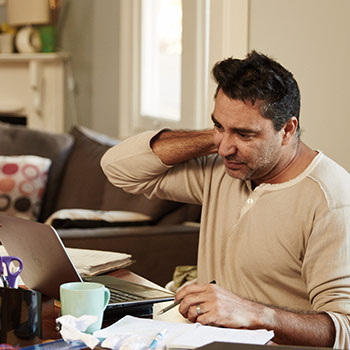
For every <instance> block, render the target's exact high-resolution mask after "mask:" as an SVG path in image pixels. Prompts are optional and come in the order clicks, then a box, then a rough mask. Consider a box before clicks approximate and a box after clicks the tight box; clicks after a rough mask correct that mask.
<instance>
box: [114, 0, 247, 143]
mask: <svg viewBox="0 0 350 350" xmlns="http://www.w3.org/2000/svg"><path fill="white" fill-rule="evenodd" d="M248 4H249V1H248V0H221V1H217V0H182V1H181V0H120V36H119V47H120V56H119V61H120V62H119V68H120V69H119V75H118V80H119V82H120V83H119V94H118V106H119V116H118V122H119V131H118V136H119V137H120V138H124V137H127V136H129V135H131V134H135V133H137V132H140V131H143V130H151V129H156V128H161V127H169V128H191V129H199V128H205V127H208V126H211V125H212V124H211V122H210V114H211V112H212V109H213V105H214V103H213V95H214V92H215V88H216V86H215V84H214V82H212V81H211V80H210V79H209V76H210V74H209V73H210V68H211V67H212V66H213V64H214V63H215V62H216V61H218V60H221V59H223V58H225V57H228V56H235V57H240V56H243V55H244V54H245V53H246V52H247V47H248V46H247V45H248V34H247V30H248ZM157 18H158V19H157ZM169 67H171V68H169Z"/></svg>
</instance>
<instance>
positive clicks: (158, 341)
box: [149, 329, 167, 349]
mask: <svg viewBox="0 0 350 350" xmlns="http://www.w3.org/2000/svg"><path fill="white" fill-rule="evenodd" d="M166 333H167V329H163V330H161V331H160V332H158V333H157V335H156V337H155V338H154V339H153V340H152V342H151V344H150V346H149V348H150V349H157V348H160V344H161V342H162V340H163V338H164V336H165V334H166Z"/></svg>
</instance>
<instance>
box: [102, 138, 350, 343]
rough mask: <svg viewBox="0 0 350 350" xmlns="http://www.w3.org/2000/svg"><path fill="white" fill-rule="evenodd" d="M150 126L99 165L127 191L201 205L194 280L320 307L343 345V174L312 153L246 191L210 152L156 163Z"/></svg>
mask: <svg viewBox="0 0 350 350" xmlns="http://www.w3.org/2000/svg"><path fill="white" fill-rule="evenodd" d="M155 134H156V133H155V132H145V133H142V134H139V135H136V136H133V137H131V138H129V139H127V140H125V141H123V142H122V143H120V144H118V145H116V146H114V147H113V148H111V149H110V150H109V151H107V153H106V154H105V155H104V157H103V158H102V161H101V165H102V168H103V170H104V172H105V174H106V175H107V177H108V179H109V180H110V181H111V182H112V183H113V184H114V185H116V186H118V187H121V188H123V189H124V190H125V191H127V192H131V193H144V194H145V195H146V196H147V197H149V198H152V197H158V198H163V199H170V200H175V201H182V202H187V203H196V204H201V205H202V217H201V229H200V241H199V250H198V279H199V281H200V282H208V281H210V280H213V279H215V280H216V281H217V284H218V285H220V286H222V287H223V288H226V289H228V290H231V291H232V292H234V293H236V294H238V295H239V296H241V297H243V298H248V299H250V300H254V301H257V302H261V303H264V304H271V305H276V306H279V307H287V308H289V309H293V310H303V311H310V310H316V311H325V312H327V313H328V314H329V315H330V317H331V318H332V320H333V322H334V324H335V327H336V341H335V343H334V348H342V349H344V348H345V349H349V348H350V175H349V174H348V173H347V172H346V171H345V170H344V169H343V168H342V167H340V166H339V165H338V164H336V163H335V162H333V161H332V160H331V159H329V158H328V157H326V156H325V155H324V154H322V153H319V154H318V155H317V156H316V158H315V159H314V160H313V161H312V163H311V164H310V165H309V166H308V168H307V169H306V170H305V171H304V172H303V173H302V174H300V175H299V176H298V177H297V178H295V179H293V180H291V181H288V182H285V183H281V184H275V185H272V184H261V185H260V186H258V187H256V188H255V189H254V190H252V188H251V185H250V182H249V181H247V182H244V181H241V180H238V179H234V178H232V177H230V176H228V175H227V174H226V172H225V167H224V165H223V163H222V160H221V158H220V157H219V156H217V155H213V156H208V157H201V158H197V159H192V160H190V161H187V162H184V163H181V164H178V165H176V166H167V165H165V164H164V163H162V162H161V160H160V159H159V158H158V157H157V156H156V155H155V154H154V153H153V152H152V150H151V148H150V140H151V138H152V137H153V136H154V135H155Z"/></svg>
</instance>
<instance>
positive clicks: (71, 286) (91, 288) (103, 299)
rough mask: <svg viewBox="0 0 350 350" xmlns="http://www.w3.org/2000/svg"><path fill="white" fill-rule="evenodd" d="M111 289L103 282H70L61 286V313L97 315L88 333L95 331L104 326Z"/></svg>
mask: <svg viewBox="0 0 350 350" xmlns="http://www.w3.org/2000/svg"><path fill="white" fill-rule="evenodd" d="M109 298H110V293H109V290H108V289H107V288H106V287H105V286H104V285H103V284H101V283H95V282H70V283H64V284H62V285H61V286H60V300H61V315H62V316H63V315H72V316H74V317H80V316H83V315H93V316H97V321H96V322H95V323H93V324H92V325H90V326H89V327H88V329H87V330H86V332H87V333H93V332H95V331H97V330H99V329H101V326H102V320H103V312H104V310H105V308H106V307H107V304H108V302H109Z"/></svg>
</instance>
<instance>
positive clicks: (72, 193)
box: [56, 126, 183, 222]
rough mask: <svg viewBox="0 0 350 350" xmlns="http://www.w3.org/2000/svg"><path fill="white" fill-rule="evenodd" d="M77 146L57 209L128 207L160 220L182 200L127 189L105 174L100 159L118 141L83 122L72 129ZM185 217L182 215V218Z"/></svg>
mask: <svg viewBox="0 0 350 350" xmlns="http://www.w3.org/2000/svg"><path fill="white" fill-rule="evenodd" d="M71 134H72V135H73V137H74V139H75V141H74V147H73V150H72V152H71V155H70V157H69V161H68V164H67V167H66V170H65V173H64V176H63V181H62V186H61V191H60V193H59V196H58V198H57V202H56V210H60V209H68V208H81V209H95V210H105V211H106V210H125V211H133V212H138V213H142V214H145V215H147V216H150V217H151V218H152V221H153V222H157V221H158V220H159V219H161V218H162V217H163V216H164V215H167V214H168V213H170V212H172V211H173V210H174V209H176V208H178V207H179V206H181V205H182V204H180V203H176V202H172V201H165V200H161V199H152V200H149V199H147V198H146V197H145V196H143V195H134V194H129V193H126V192H124V191H123V190H122V189H120V188H117V187H115V186H113V185H112V184H111V183H110V182H109V181H108V179H107V178H106V176H105V175H104V173H103V171H102V169H101V166H100V160H101V157H102V156H103V154H104V153H105V152H106V151H107V150H108V149H109V148H110V147H111V146H113V145H115V144H117V143H118V142H119V141H118V140H115V139H112V138H109V137H107V136H106V135H104V134H100V133H97V132H94V131H92V130H89V129H87V128H85V127H82V126H76V127H74V128H73V129H72V131H71ZM182 221H183V218H179V222H182Z"/></svg>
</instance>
